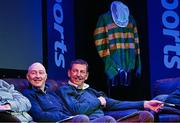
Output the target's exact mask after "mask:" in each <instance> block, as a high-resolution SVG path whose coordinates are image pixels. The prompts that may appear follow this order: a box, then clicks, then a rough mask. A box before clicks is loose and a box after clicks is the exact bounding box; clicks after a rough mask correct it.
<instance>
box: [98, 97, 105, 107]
mask: <svg viewBox="0 0 180 123" xmlns="http://www.w3.org/2000/svg"><path fill="white" fill-rule="evenodd" d="M98 99H99V101H100V102H101V105H102V106H104V107H105V106H106V99H105V98H104V97H102V96H100V97H98Z"/></svg>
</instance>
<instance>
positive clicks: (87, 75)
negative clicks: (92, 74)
mask: <svg viewBox="0 0 180 123" xmlns="http://www.w3.org/2000/svg"><path fill="white" fill-rule="evenodd" d="M88 77H89V72H87V74H86V78H85V79H86V80H87V79H88Z"/></svg>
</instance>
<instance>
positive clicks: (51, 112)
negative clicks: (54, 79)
mask: <svg viewBox="0 0 180 123" xmlns="http://www.w3.org/2000/svg"><path fill="white" fill-rule="evenodd" d="M23 95H24V96H26V97H27V98H28V99H29V100H30V102H31V105H32V108H31V110H30V111H29V113H30V115H31V116H32V117H33V120H34V121H43V122H48V121H51V122H53V121H59V120H62V119H64V118H67V117H68V116H70V114H69V112H68V111H67V110H66V107H65V106H64V105H63V103H62V101H61V99H60V98H59V97H58V96H57V95H56V93H55V92H52V91H48V86H47V85H46V93H44V92H43V91H41V90H40V89H37V88H34V87H31V86H30V87H29V88H28V89H26V90H25V91H24V92H23Z"/></svg>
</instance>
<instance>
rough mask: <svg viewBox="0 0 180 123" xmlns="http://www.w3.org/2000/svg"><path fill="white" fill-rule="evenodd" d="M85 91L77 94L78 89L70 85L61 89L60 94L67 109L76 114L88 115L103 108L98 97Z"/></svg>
mask: <svg viewBox="0 0 180 123" xmlns="http://www.w3.org/2000/svg"><path fill="white" fill-rule="evenodd" d="M83 91H86V90H83ZM83 91H82V92H77V91H76V89H75V88H74V87H72V86H70V85H65V86H63V87H61V88H60V89H59V94H60V96H61V97H62V98H63V100H64V102H65V104H66V105H67V108H68V109H69V110H70V111H72V112H73V113H74V114H87V115H88V114H91V113H92V112H94V111H95V110H96V109H99V108H100V106H101V103H100V101H99V99H98V98H97V97H96V95H93V94H90V93H89V92H87V91H86V92H83Z"/></svg>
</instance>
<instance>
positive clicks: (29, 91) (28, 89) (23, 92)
mask: <svg viewBox="0 0 180 123" xmlns="http://www.w3.org/2000/svg"><path fill="white" fill-rule="evenodd" d="M22 94H23V95H25V96H28V95H34V94H35V91H34V90H33V89H30V88H27V89H24V90H23V91H22Z"/></svg>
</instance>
